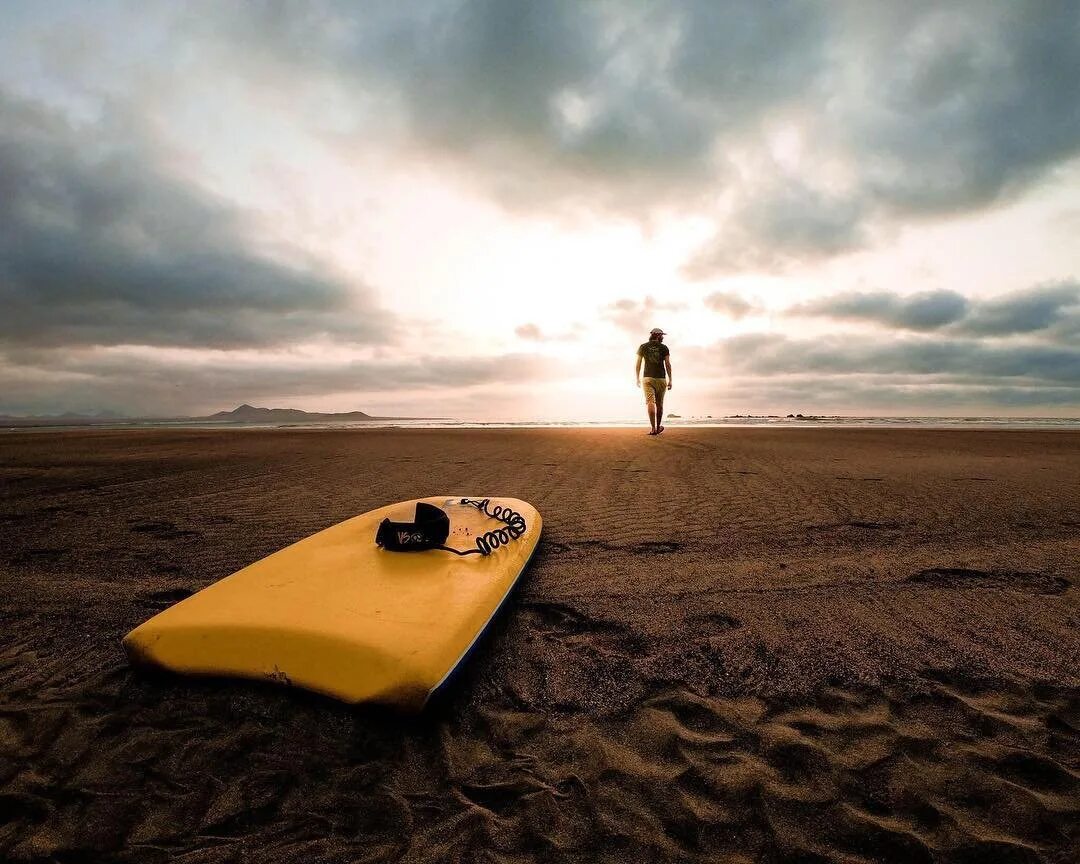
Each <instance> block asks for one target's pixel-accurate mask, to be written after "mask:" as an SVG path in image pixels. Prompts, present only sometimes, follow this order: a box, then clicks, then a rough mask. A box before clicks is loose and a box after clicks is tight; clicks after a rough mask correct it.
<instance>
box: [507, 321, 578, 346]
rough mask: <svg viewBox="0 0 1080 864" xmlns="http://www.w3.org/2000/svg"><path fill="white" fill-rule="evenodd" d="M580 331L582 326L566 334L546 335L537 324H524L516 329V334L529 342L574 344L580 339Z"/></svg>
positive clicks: (575, 326)
mask: <svg viewBox="0 0 1080 864" xmlns="http://www.w3.org/2000/svg"><path fill="white" fill-rule="evenodd" d="M580 329H581V325H580V324H575V325H574V326H573V327H572V328H571V329H570V330H568V331H566V332H564V333H545V332H544V331H543V330H541V329H540V328H539V327H538V326H537V325H536V324H522V325H520V326H519V327H515V328H514V333H515V334H516V335H517V337H518V338H519V339H524V340H526V341H527V342H573V341H576V340H577V339H578V338H579V336H578V332H577V331H579V330H580Z"/></svg>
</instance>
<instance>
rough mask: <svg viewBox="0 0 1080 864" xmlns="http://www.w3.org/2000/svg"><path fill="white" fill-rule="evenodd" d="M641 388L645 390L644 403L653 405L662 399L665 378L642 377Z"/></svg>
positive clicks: (665, 389)
mask: <svg viewBox="0 0 1080 864" xmlns="http://www.w3.org/2000/svg"><path fill="white" fill-rule="evenodd" d="M641 389H642V390H644V391H645V404H646V405H655V404H656V403H657V401H660V402H661V403H662V402H663V401H664V394H665V393H666V392H667V378H642V379H641Z"/></svg>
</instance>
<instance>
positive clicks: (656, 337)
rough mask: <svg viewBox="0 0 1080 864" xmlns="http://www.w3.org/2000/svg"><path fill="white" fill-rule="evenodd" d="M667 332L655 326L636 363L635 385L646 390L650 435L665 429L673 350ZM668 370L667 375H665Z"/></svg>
mask: <svg viewBox="0 0 1080 864" xmlns="http://www.w3.org/2000/svg"><path fill="white" fill-rule="evenodd" d="M664 336H665V333H664V331H663V330H661V329H660V328H659V327H654V328H653V329H652V331H651V332H650V333H649V341H648V342H644V343H642V344H641V345H640V346H639V347H638V349H637V363H635V364H634V386H635V387H641V389H642V390H644V391H645V407H646V408H648V409H649V426H650V427H651V431H650V432H649V434H650V435H659V434H660V433H661V432H663V431H664V426H663V423H662V422H661V421H662V420H663V419H664V394H665V393H666V392H667V391H668V390H670V389H671V386H672V384H671V352H670V351H669V350H668V347H667V345H665V344H664ZM642 360H644V361H645V377H644V378H642V377H641V361H642ZM665 372H666V376H665Z"/></svg>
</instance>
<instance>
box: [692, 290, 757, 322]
mask: <svg viewBox="0 0 1080 864" xmlns="http://www.w3.org/2000/svg"><path fill="white" fill-rule="evenodd" d="M705 305H706V306H707V307H708V308H710V309H712V310H713V311H714V312H720V313H721V314H723V315H727V316H728V317H729V318H734V319H735V320H736V321H738V320H739V319H740V318H745V317H746V316H747V315H749V314H750V313H752V312H756V311H757V310H758V307H757V306H755V305H754V304H753V303H750V302H749V301H747V300H746V299H745V298H743V297H742V296H740V295H739V294H734V293H732V292H730V291H714V292H713V293H712V294H710V295H709V296H708V297H706V298H705Z"/></svg>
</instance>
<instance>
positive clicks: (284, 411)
mask: <svg viewBox="0 0 1080 864" xmlns="http://www.w3.org/2000/svg"><path fill="white" fill-rule="evenodd" d="M192 419H195V420H218V421H226V422H233V423H326V422H342V421H348V420H382V419H389V418H382V417H372V416H371V415H370V414H365V413H364V412H363V411H348V412H346V413H343V414H319V413H313V412H310V411H301V410H299V409H298V408H256V407H255V406H254V405H241V406H240V407H239V408H234V409H233V410H232V411H218V412H217V414H211V415H210V416H209V417H195V418H192ZM395 419H400V418H395Z"/></svg>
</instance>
